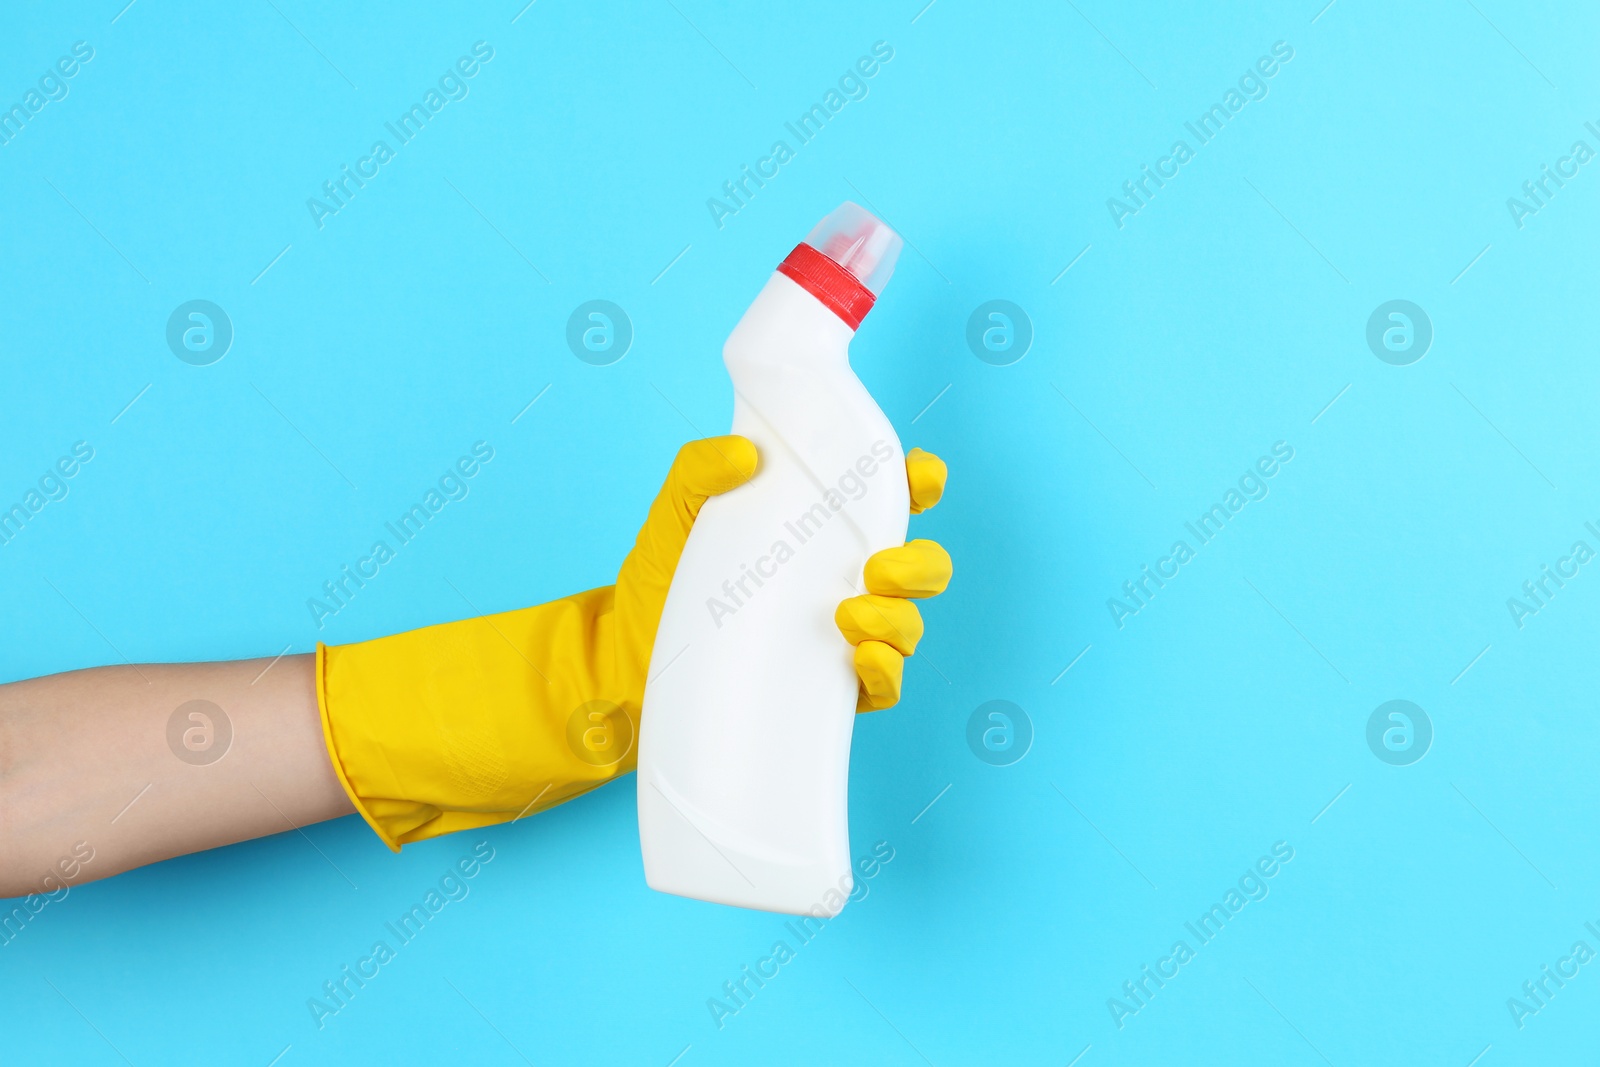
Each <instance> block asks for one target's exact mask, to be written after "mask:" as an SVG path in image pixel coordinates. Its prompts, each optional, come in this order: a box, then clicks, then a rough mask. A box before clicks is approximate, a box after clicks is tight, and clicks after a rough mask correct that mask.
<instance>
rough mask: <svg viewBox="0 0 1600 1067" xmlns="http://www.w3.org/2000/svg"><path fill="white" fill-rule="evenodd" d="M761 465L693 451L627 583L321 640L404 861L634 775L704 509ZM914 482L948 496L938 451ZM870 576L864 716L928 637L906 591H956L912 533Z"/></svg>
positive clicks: (851, 604) (336, 738) (361, 805)
mask: <svg viewBox="0 0 1600 1067" xmlns="http://www.w3.org/2000/svg"><path fill="white" fill-rule="evenodd" d="M756 462H757V461H756V449H755V446H754V445H752V444H751V443H750V442H749V441H748V440H746V439H745V438H743V437H732V436H730V437H714V438H708V439H706V440H703V441H692V442H690V443H689V444H687V445H685V446H683V448H682V449H681V450H680V451H679V452H678V456H677V459H676V460H674V461H673V464H672V469H671V470H670V471H669V472H668V474H667V480H666V483H665V484H664V485H663V486H662V487H661V492H660V493H659V494H658V495H657V496H656V499H655V502H654V503H653V504H651V506H650V513H649V515H648V517H647V518H646V519H645V523H644V526H643V528H642V529H641V530H640V531H639V537H638V539H637V541H636V542H635V543H634V546H633V550H632V551H630V552H629V553H628V557H627V559H625V560H624V561H623V564H622V569H621V571H620V572H619V573H618V575H617V584H616V585H615V586H607V587H605V588H603V589H591V590H589V591H588V592H585V593H578V594H576V595H574V596H569V597H564V598H562V599H560V600H555V601H551V602H550V603H548V604H540V605H538V606H536V607H530V608H523V609H521V610H519V611H508V612H503V613H501V614H498V615H486V616H483V617H481V618H475V619H462V620H460V621H459V622H450V623H443V624H441V625H438V626H429V627H425V628H423V629H420V630H412V631H410V632H408V633H402V634H396V635H394V636H393V637H384V638H379V639H378V640H376V641H367V642H364V643H361V644H355V645H342V646H333V647H329V646H325V645H321V644H319V645H318V646H317V702H318V705H319V706H320V707H321V711H322V729H323V737H324V739H325V740H326V742H327V746H328V755H329V757H330V759H331V760H332V761H333V768H334V772H335V773H336V774H337V775H338V776H339V781H340V782H341V783H342V784H343V785H344V788H345V792H346V793H348V794H349V795H350V799H351V801H352V802H353V803H354V804H355V806H356V810H357V811H359V812H360V813H361V816H362V818H364V819H366V820H367V823H368V824H369V825H371V827H372V828H373V830H375V831H377V834H378V836H379V837H381V838H382V839H383V841H384V843H385V844H387V845H388V846H389V847H390V848H391V849H393V850H395V851H396V852H398V851H399V850H400V846H401V845H403V844H407V843H409V842H412V841H421V840H425V839H427V838H430V837H438V836H440V835H441V834H448V833H453V832H454V831H456V830H465V829H471V828H474V827H480V826H492V825H494V824H496V823H502V822H507V821H510V820H513V819H518V818H521V817H522V816H524V815H527V814H530V813H532V812H535V811H543V810H544V809H546V808H549V807H552V806H554V805H556V804H559V803H561V802H562V801H564V800H569V799H571V798H572V797H575V796H577V795H579V794H580V793H585V792H587V791H588V790H590V789H593V788H594V787H595V786H597V785H601V784H603V783H604V782H607V781H610V780H611V779H613V778H615V777H617V776H619V775H621V774H624V773H626V772H628V771H631V770H633V769H634V767H635V765H636V764H637V761H638V756H637V751H636V748H635V744H634V742H635V739H637V738H638V736H639V712H640V705H641V702H642V699H643V696H644V683H645V673H646V670H647V669H648V667H649V665H650V651H651V647H652V646H653V644H654V643H655V633H656V626H657V624H658V623H659V622H660V620H661V608H662V605H663V604H664V603H665V601H666V596H667V588H668V586H669V585H670V583H671V581H672V572H673V571H674V570H675V569H676V568H677V565H678V558H679V556H680V555H681V554H682V552H683V546H684V542H685V540H686V539H687V538H688V536H689V529H690V527H692V526H693V525H694V520H695V516H696V515H697V514H699V511H700V507H701V505H703V504H704V503H705V502H706V500H707V499H708V498H709V497H712V496H715V495H717V494H719V493H725V492H727V491H728V490H729V489H732V488H734V487H736V486H739V485H743V484H744V483H745V482H746V481H749V480H750V478H751V477H752V475H753V474H754V473H755V470H756ZM906 474H907V479H908V482H909V485H910V487H911V500H912V511H913V512H918V511H921V510H923V509H924V508H927V507H931V506H932V505H933V504H934V503H936V502H937V501H938V499H939V496H940V494H941V493H942V492H943V489H944V479H945V468H944V464H943V463H942V462H941V461H940V460H939V459H938V458H937V457H934V456H931V455H929V454H928V453H926V452H922V451H921V450H920V449H914V450H912V452H911V454H910V455H908V456H907V457H906ZM865 578H866V585H867V588H868V590H869V594H868V595H866V596H860V597H852V598H851V599H850V600H848V601H846V602H845V603H844V604H843V605H841V606H840V614H839V617H838V618H839V624H840V628H841V630H842V631H843V632H844V634H845V637H846V638H847V639H848V640H849V641H850V642H851V643H852V644H855V645H856V657H855V662H856V670H857V674H858V675H859V676H860V678H861V698H860V702H859V703H858V710H867V709H871V708H882V707H888V706H889V705H890V704H893V703H895V701H896V700H898V699H899V693H900V678H901V672H902V656H905V655H910V654H911V652H912V650H913V649H914V648H915V646H916V641H917V639H918V638H920V637H921V635H922V619H921V617H920V616H919V615H918V614H917V611H916V608H915V607H914V606H913V605H911V604H910V603H908V602H907V601H906V600H904V599H903V598H904V597H911V596H918V597H922V596H932V595H933V594H935V593H938V592H940V591H941V590H942V589H943V588H944V586H945V584H946V583H947V582H948V581H949V578H950V557H949V556H948V555H946V554H945V552H944V550H943V549H942V548H940V547H939V546H938V545H935V544H933V543H932V542H930V541H913V542H910V543H908V544H907V545H905V546H903V547H901V548H893V549H889V550H887V551H884V552H880V553H878V554H877V555H875V556H873V557H872V558H871V559H870V560H869V561H868V563H867V568H866V575H865ZM847 609H849V610H848V611H847ZM847 623H848V625H847Z"/></svg>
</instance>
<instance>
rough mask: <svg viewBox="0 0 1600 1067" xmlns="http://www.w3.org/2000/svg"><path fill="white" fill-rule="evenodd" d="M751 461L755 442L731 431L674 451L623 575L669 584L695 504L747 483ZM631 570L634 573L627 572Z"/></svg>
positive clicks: (697, 506) (753, 461)
mask: <svg viewBox="0 0 1600 1067" xmlns="http://www.w3.org/2000/svg"><path fill="white" fill-rule="evenodd" d="M756 463H757V455H756V446H755V445H753V444H751V443H750V441H749V439H748V438H744V437H738V436H735V435H732V434H730V435H728V436H726V437H707V438H705V439H704V440H700V441H690V442H689V443H688V444H686V445H684V446H683V447H682V448H680V449H678V455H677V458H676V459H674V460H673V461H672V469H671V470H669V471H668V472H667V480H666V481H665V482H664V483H662V486H661V491H660V492H659V493H657V494H656V498H655V501H654V502H653V503H652V504H651V505H650V514H649V515H648V516H647V517H646V518H645V521H644V525H643V526H642V527H640V528H639V537H638V539H637V540H636V541H635V542H634V545H633V551H632V552H630V553H628V558H627V560H626V561H625V562H624V563H623V565H622V568H623V572H624V574H625V575H626V576H627V577H628V578H631V579H633V580H634V581H645V582H647V583H648V582H650V581H659V582H661V583H662V584H663V585H664V584H665V583H667V582H670V581H671V580H672V572H673V571H674V570H675V569H676V568H677V566H678V557H679V556H680V555H682V554H683V545H684V542H685V541H687V540H688V538H689V529H690V528H691V527H692V526H693V525H694V520H695V516H696V515H698V514H700V508H701V507H702V506H704V504H705V502H706V501H707V500H708V499H710V498H711V497H714V496H716V495H718V494H720V493H726V492H727V491H728V490H730V489H733V488H736V487H737V486H741V485H743V484H744V483H745V482H747V481H749V480H750V479H751V477H752V476H753V475H754V474H755V470H756ZM630 568H632V569H633V570H634V573H631V574H630V573H628V572H629V570H630ZM620 580H621V578H620V577H619V581H620Z"/></svg>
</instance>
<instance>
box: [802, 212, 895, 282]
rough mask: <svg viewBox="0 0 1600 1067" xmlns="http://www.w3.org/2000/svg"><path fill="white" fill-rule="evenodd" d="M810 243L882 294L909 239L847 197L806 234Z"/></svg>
mask: <svg viewBox="0 0 1600 1067" xmlns="http://www.w3.org/2000/svg"><path fill="white" fill-rule="evenodd" d="M806 244H808V245H810V246H811V247H812V248H815V249H816V250H817V251H818V252H821V253H822V254H823V255H825V256H827V257H828V258H829V259H831V260H833V261H834V262H835V263H837V264H839V266H841V267H843V268H844V269H845V270H847V271H849V272H850V273H851V275H853V276H854V277H855V279H856V281H858V282H860V283H861V284H862V285H864V286H866V287H867V288H868V289H870V290H871V291H872V295H873V296H879V295H881V294H882V293H883V287H884V286H885V285H887V284H889V276H890V275H891V274H893V273H894V264H895V260H897V259H899V258H900V249H901V247H902V246H903V245H904V244H905V241H903V240H902V239H901V237H900V235H899V234H897V233H895V232H894V231H893V230H891V229H890V228H889V227H888V226H887V225H886V224H885V223H884V222H883V220H882V219H880V218H878V217H877V216H876V215H874V214H872V213H871V212H870V211H868V210H867V209H866V208H863V207H862V206H861V205H859V204H854V203H851V202H850V201H848V200H847V201H845V202H844V203H843V204H840V205H839V206H838V207H836V208H834V209H833V210H832V211H831V212H829V213H828V216H827V218H825V219H823V220H822V221H821V222H819V223H817V225H816V227H815V228H813V229H812V231H811V233H810V234H808V235H807V236H806Z"/></svg>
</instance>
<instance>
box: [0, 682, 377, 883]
mask: <svg viewBox="0 0 1600 1067" xmlns="http://www.w3.org/2000/svg"><path fill="white" fill-rule="evenodd" d="M269 664H270V669H269ZM313 665H314V658H313V657H312V656H309V655H303V656H285V657H283V658H282V659H280V660H278V661H277V662H276V663H273V662H272V661H271V660H265V659H261V660H240V661H236V662H231V663H199V664H182V665H159V666H157V665H147V666H139V667H99V668H95V669H93V670H85V671H73V672H71V673H67V674H58V675H53V676H50V677H47V678H36V679H32V680H29V681H24V682H13V683H11V684H9V685H0V897H12V896H19V895H22V894H26V893H31V892H42V891H45V889H48V888H49V887H48V886H44V883H43V880H44V878H45V876H46V875H53V877H54V879H55V884H59V883H62V882H70V883H71V884H78V883H81V882H85V881H92V880H94V879H97V878H104V877H106V876H108V875H112V874H117V873H119V872H121V871H125V870H128V869H129V868H132V867H138V866H142V865H143V864H147V863H154V862H157V861H159V860H164V859H169V858H171V857H173V856H181V855H184V854H186V853H190V852H197V851H200V850H202V849H208V848H215V847H217V846H218V845H226V844H230V843H232V842H235V841H244V840H248V839H249V838H253V837H262V836H265V835H267V834H273V833H280V832H282V831H284V830H289V829H291V828H294V827H300V826H304V825H306V824H308V823H314V822H320V821H322V820H324V819H331V818H335V817H337V816H340V815H346V814H349V813H350V812H352V811H353V810H354V809H353V808H352V807H351V805H350V801H349V799H348V798H347V797H346V796H345V793H344V790H343V789H342V788H341V787H340V785H339V782H338V779H337V778H336V777H335V775H334V772H333V769H332V766H331V765H330V763H329V761H328V756H327V752H326V747H325V745H324V743H323V735H322V725H321V720H320V717H319V714H318V710H317V698H316V690H315V685H314V681H313V676H312V673H313ZM263 672H265V673H263ZM197 700H198V701H206V702H209V704H211V705H215V707H216V708H218V709H221V715H217V714H216V713H214V712H213V711H211V710H210V709H208V708H206V707H204V706H203V705H196V706H194V707H191V708H190V709H187V710H186V711H184V712H182V713H180V714H177V718H178V720H179V721H178V724H177V726H176V727H175V728H173V730H172V732H173V734H174V735H175V736H174V737H173V738H172V740H171V743H169V726H170V724H171V720H172V719H173V718H174V715H175V713H178V711H179V708H180V707H182V706H183V705H185V704H187V703H189V702H190V701H197ZM191 712H195V713H198V714H199V715H201V716H203V717H202V718H193V717H191V714H190V713H191ZM224 717H225V720H226V725H224V723H223V721H222V720H223V718H224ZM186 732H187V733H188V737H187V740H186V739H185V738H184V736H183V735H184V734H185V733H186ZM226 734H231V737H229V738H226V739H225V735H226ZM224 746H225V747H224ZM219 752H220V755H219ZM180 753H181V755H180ZM80 842H82V843H83V844H84V845H85V846H86V848H79V850H78V852H77V853H76V857H75V859H76V861H77V862H75V861H74V848H75V846H78V845H79V843H80ZM87 849H92V850H93V859H92V860H89V861H88V862H86V863H85V862H81V859H82V856H83V854H84V852H85V851H86V850H87ZM63 859H67V860H68V864H67V867H58V861H61V860H63ZM69 868H76V871H75V874H74V875H72V876H71V877H64V874H65V871H66V870H67V869H69Z"/></svg>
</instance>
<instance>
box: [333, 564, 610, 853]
mask: <svg viewBox="0 0 1600 1067" xmlns="http://www.w3.org/2000/svg"><path fill="white" fill-rule="evenodd" d="M613 628H614V616H613V613H612V589H611V588H610V587H607V588H604V589H594V590H590V591H589V592H586V593H580V594H577V595H576V596H571V597H565V598H563V599H561V600H556V601H552V602H551V603H548V604H541V605H538V606H536V607H531V608H524V609H522V610H520V611H511V612H505V613H502V614H499V615H488V616H483V617H481V618H473V619H462V620H460V621H458V622H451V623H444V624H442V625H438V626H429V627H425V628H423V629H420V630H412V631H409V632H407V633H402V634H395V635H394V636H392V637H384V638H379V639H378V640H375V641H367V642H363V643H360V644H354V645H337V646H327V645H322V644H319V645H318V646H317V660H316V688H317V705H318V708H319V709H320V712H321V717H322V731H323V740H324V742H325V743H326V745H327V749H328V757H329V759H330V761H331V762H332V764H333V769H334V774H335V775H337V776H338V779H339V783H340V784H341V785H342V786H343V787H344V790H345V793H346V794H347V795H348V796H349V797H350V801H351V803H352V804H353V805H355V808H356V810H357V811H358V812H359V813H360V814H361V817H362V818H363V819H365V820H366V821H367V824H368V825H369V826H371V827H372V829H373V831H374V832H375V833H377V835H378V837H379V838H380V839H382V841H383V843H384V844H385V845H387V846H388V847H389V848H390V849H391V850H393V851H396V852H398V851H399V850H400V846H401V845H405V844H409V843H410V842H412V841H419V840H424V839H426V838H430V837H437V836H440V835H442V834H447V833H453V832H455V831H457V830H465V829H471V828H476V827H483V826H492V825H494V824H496V823H502V822H509V821H512V820H514V819H517V818H521V817H522V816H523V815H528V814H532V813H534V812H536V811H542V810H544V809H546V808H549V807H552V806H554V805H556V804H559V803H561V802H562V801H565V800H569V799H571V798H572V797H574V796H577V795H579V794H581V793H585V792H587V791H589V790H590V789H593V788H594V787H595V786H597V785H601V784H603V783H604V782H607V781H610V780H611V779H612V778H615V777H617V776H619V775H621V774H623V773H625V772H627V771H630V770H632V769H633V768H634V766H635V765H636V763H637V751H636V747H635V742H636V739H637V737H638V723H639V709H638V708H637V707H622V706H619V705H618V704H617V703H613V702H612V700H611V699H610V697H609V694H611V693H613V692H615V685H614V679H615V673H616V672H615V669H614V664H613V663H612V662H611V661H612V659H613V657H614V654H615V652H614V649H615V641H614V639H613Z"/></svg>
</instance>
